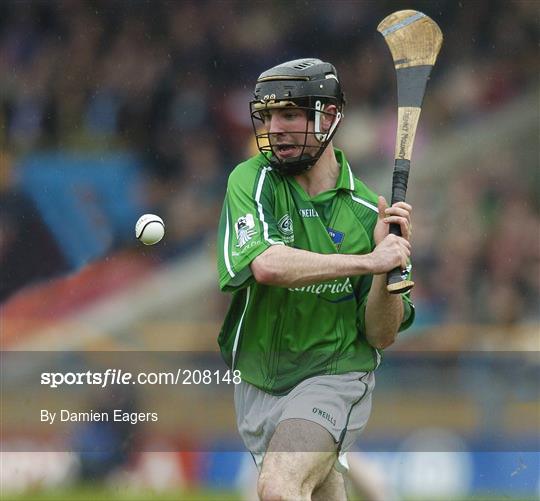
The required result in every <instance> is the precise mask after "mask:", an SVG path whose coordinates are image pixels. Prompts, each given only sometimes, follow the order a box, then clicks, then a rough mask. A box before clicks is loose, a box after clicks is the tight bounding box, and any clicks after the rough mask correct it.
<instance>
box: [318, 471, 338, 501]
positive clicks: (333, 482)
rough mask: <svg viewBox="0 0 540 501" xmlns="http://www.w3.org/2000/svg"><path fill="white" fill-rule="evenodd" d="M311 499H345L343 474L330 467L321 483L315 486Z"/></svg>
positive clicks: (323, 500)
mask: <svg viewBox="0 0 540 501" xmlns="http://www.w3.org/2000/svg"><path fill="white" fill-rule="evenodd" d="M311 499H312V501H328V500H329V499H331V500H332V501H347V492H346V489H345V481H344V479H343V475H342V474H341V473H339V472H338V471H337V470H336V469H335V468H331V469H330V473H328V475H327V476H326V478H325V479H324V480H323V483H322V484H321V485H319V486H318V487H316V488H315V490H314V491H313V495H312V496H311Z"/></svg>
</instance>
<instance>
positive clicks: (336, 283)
mask: <svg viewBox="0 0 540 501" xmlns="http://www.w3.org/2000/svg"><path fill="white" fill-rule="evenodd" d="M289 290H290V291H293V292H309V293H310V294H318V295H322V294H343V293H347V294H352V292H353V286H352V284H351V279H350V278H349V277H347V278H346V279H345V280H342V279H338V278H337V279H336V280H333V281H332V282H325V283H323V284H313V285H306V286H305V287H296V288H294V289H293V288H289Z"/></svg>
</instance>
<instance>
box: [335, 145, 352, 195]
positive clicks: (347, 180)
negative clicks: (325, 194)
mask: <svg viewBox="0 0 540 501" xmlns="http://www.w3.org/2000/svg"><path fill="white" fill-rule="evenodd" d="M334 155H336V160H337V161H338V163H339V166H340V172H339V177H338V179H337V182H336V188H335V189H336V190H348V191H354V177H353V173H352V170H351V166H350V165H349V162H347V159H346V158H345V153H343V152H342V151H341V150H339V149H337V148H334Z"/></svg>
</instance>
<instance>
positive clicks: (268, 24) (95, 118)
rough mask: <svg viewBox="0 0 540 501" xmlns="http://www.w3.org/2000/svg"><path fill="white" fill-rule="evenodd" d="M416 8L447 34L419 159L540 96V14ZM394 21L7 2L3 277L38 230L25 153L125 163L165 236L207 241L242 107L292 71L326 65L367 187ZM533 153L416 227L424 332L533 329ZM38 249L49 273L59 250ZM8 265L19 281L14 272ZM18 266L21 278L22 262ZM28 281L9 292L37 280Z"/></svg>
mask: <svg viewBox="0 0 540 501" xmlns="http://www.w3.org/2000/svg"><path fill="white" fill-rule="evenodd" d="M411 4H414V5H412V6H413V7H414V8H417V9H419V10H422V11H424V12H425V13H426V14H428V15H430V16H431V17H432V18H434V19H435V20H436V21H437V22H438V23H439V24H440V26H441V29H442V31H443V33H444V36H445V42H444V46H443V50H442V53H441V55H440V62H439V63H438V66H437V68H436V71H434V74H433V77H432V81H431V82H430V88H429V92H428V96H427V99H426V105H425V111H423V117H422V124H423V125H422V131H423V132H422V134H420V135H419V138H418V142H419V146H418V147H419V148H421V147H422V143H423V142H424V143H425V142H426V141H427V139H431V138H432V137H434V136H437V134H441V133H442V132H446V131H449V130H452V128H458V127H460V126H465V125H467V124H471V123H474V122H475V121H478V120H479V119H481V118H482V117H483V116H485V115H486V113H490V112H491V111H493V110H496V109H498V108H501V107H503V106H504V105H505V104H507V103H509V102H511V101H512V100H513V99H514V98H517V97H518V96H520V95H522V94H525V93H527V92H531V91H533V92H534V89H536V91H537V84H538V69H539V68H538V26H539V23H538V3H537V2H536V1H527V0H524V1H513V2H511V4H512V6H511V8H509V6H508V2H506V1H503V0H489V1H488V0H485V1H480V0H477V1H474V2H456V1H454V0H434V1H430V2H427V1H426V2H421V1H419V2H411ZM400 8H403V5H402V2H398V1H380V2H372V1H348V0H347V1H345V0H342V1H337V2H336V1H313V2H304V1H292V0H275V1H272V2H250V1H249V2H248V1H240V0H230V1H221V0H197V1H195V0H193V1H188V0H183V1H143V0H131V1H127V0H125V1H124V0H118V1H112V2H111V1H108V0H88V1H67V0H66V1H53V2H40V1H33V2H31V1H25V2H19V1H15V0H12V1H5V2H2V5H1V6H0V124H1V127H0V146H1V148H2V159H1V160H0V174H1V181H0V192H1V193H2V202H0V209H1V211H2V213H1V214H0V219H1V221H0V222H1V223H2V225H1V228H0V261H2V262H3V263H4V264H3V265H2V266H3V268H4V269H5V263H6V261H4V259H5V258H6V256H9V255H10V252H12V248H13V245H14V244H13V242H14V241H16V240H17V238H23V237H24V236H25V235H26V236H28V234H29V232H30V230H29V229H28V227H27V226H26V225H27V222H28V221H29V220H30V219H31V218H30V219H28V218H25V216H24V215H23V214H24V212H25V211H26V212H28V213H29V214H33V213H34V211H32V208H31V207H30V206H29V204H28V203H26V202H24V201H22V200H23V199H24V195H23V194H22V193H20V191H19V188H18V185H17V164H18V162H19V161H20V159H21V158H24V156H25V155H27V154H29V153H32V152H35V151H41V150H51V149H52V150H58V149H60V150H67V151H81V152H88V151H91V152H96V151H97V152H100V151H115V150H130V151H134V152H136V153H137V155H138V156H139V157H140V158H141V159H142V162H143V165H144V169H145V171H146V173H147V175H148V179H149V181H148V187H147V196H148V198H149V202H150V204H151V205H152V207H155V208H156V211H159V212H158V213H160V215H162V217H163V218H164V219H165V220H166V221H167V222H168V237H169V238H171V239H173V240H175V241H178V242H181V241H184V240H189V239H191V238H193V236H194V235H196V234H202V233H206V232H212V231H214V229H215V227H216V224H217V219H218V215H219V210H220V207H221V202H222V198H223V195H224V190H225V182H226V178H227V174H228V172H229V171H230V170H231V169H232V168H233V167H234V165H236V164H237V163H238V162H239V161H240V160H242V159H243V158H245V157H246V156H248V155H250V154H252V153H253V152H254V151H255V150H254V144H253V140H252V130H251V122H250V118H249V113H248V105H247V103H248V101H249V100H250V98H251V95H252V89H253V83H254V81H255V79H256V77H257V76H258V74H259V73H260V72H262V71H263V70H265V69H267V68H268V67H270V66H273V65H275V64H277V63H279V62H282V61H285V60H288V59H294V58H298V57H306V56H315V57H320V58H322V59H325V60H329V61H331V62H333V63H334V64H335V66H336V67H337V68H338V71H339V73H340V75H341V79H342V82H343V86H344V89H345V93H346V98H347V107H346V110H345V115H346V117H345V124H344V126H343V127H342V130H341V131H340V133H339V134H338V136H337V138H336V141H335V143H336V145H337V146H342V147H343V148H344V149H345V151H346V153H347V154H348V157H349V161H350V162H351V165H352V166H353V169H354V170H355V171H356V173H357V174H358V175H359V176H360V177H362V176H364V175H369V174H370V173H372V172H373V170H374V169H376V168H380V167H381V165H383V164H385V165H386V168H387V169H388V165H387V164H388V162H389V160H391V158H392V155H393V144H394V137H395V129H394V127H395V125H394V124H395V97H394V96H395V77H394V74H393V73H394V70H393V67H392V64H391V61H390V57H389V54H388V49H387V47H386V46H385V44H384V42H383V40H382V37H380V35H378V34H377V33H376V31H375V28H376V26H377V24H378V22H379V21H380V20H381V19H382V18H383V17H384V16H386V15H387V14H388V13H390V12H392V11H394V10H398V9H400ZM536 137H537V136H536ZM536 147H537V144H536V145H533V146H532V150H531V152H530V155H529V156H528V157H526V158H525V159H523V158H522V157H521V156H518V154H517V153H516V152H515V151H514V150H513V149H509V150H504V149H503V148H501V151H499V152H496V153H493V152H492V155H491V156H486V157H484V158H479V160H478V162H476V163H475V165H471V168H470V169H463V168H462V169H460V170H459V174H456V176H454V177H453V178H452V179H451V180H450V182H449V184H448V186H447V202H448V203H447V205H446V209H445V210H443V211H439V213H437V214H436V215H433V216H432V215H429V217H432V219H431V220H429V221H425V222H422V223H421V224H424V223H425V228H428V229H429V231H428V230H426V229H424V230H423V231H419V236H420V237H421V238H419V241H418V244H417V247H416V250H415V253H416V254H415V255H416V260H415V270H416V271H415V273H416V275H415V276H416V280H417V281H418V282H419V283H420V284H422V285H421V287H420V288H419V290H418V294H419V295H420V296H419V297H420V299H421V300H422V302H423V304H426V305H428V309H429V312H430V314H432V315H433V321H435V322H444V321H453V322H456V321H459V322H471V321H485V322H490V321H493V322H499V323H500V322H503V323H504V322H510V323H511V322H519V321H522V320H524V319H530V318H537V317H538V312H537V306H538V304H537V301H538V293H539V290H538V288H539V281H538V276H539V261H540V256H539V246H538V237H539V235H538V227H539V226H538V222H539V206H538V199H537V192H536V190H535V188H537V187H538V186H537V185H536V187H535V182H536V183H537V181H538V178H537V177H536V178H535V175H536V174H534V172H535V169H537V167H538V165H537V162H538V155H537V153H538V152H537V151H534V150H535V148H536ZM523 160H525V161H523ZM462 167H463V166H462ZM518 171H519V172H520V176H519V178H518V177H517V176H516V175H515V173H516V172H518ZM486 173H489V175H488V176H486V175H485V174H486ZM387 179H388V183H389V179H390V175H389V174H388V176H387ZM374 188H375V189H378V190H379V191H381V187H380V186H375V187H374ZM456 200H457V201H459V202H458V203H452V201H456ZM23 206H24V209H23V208H22V207H23ZM427 217H428V216H424V218H427ZM434 218H436V219H434ZM34 219H36V218H34ZM34 224H35V225H38V226H39V221H34ZM43 241H44V242H45V243H47V245H48V246H49V247H50V250H49V254H50V256H51V257H50V260H51V262H54V260H55V259H57V255H58V252H59V251H58V249H55V248H54V242H52V241H51V242H48V241H47V240H46V239H45V240H43ZM42 252H45V251H43V250H42ZM13 259H14V258H13ZM28 259H31V258H30V257H26V258H25V260H26V261H25V262H27V261H28ZM38 261H40V260H39V259H38ZM11 262H12V263H15V264H12V265H10V268H11V269H13V266H20V263H21V261H20V260H19V261H16V260H12V261H11ZM40 262H41V263H42V264H43V263H47V260H46V259H45V260H43V259H41V261H40ZM17 263H19V264H17ZM22 268H24V269H25V270H26V271H27V273H26V275H28V268H32V266H31V265H28V266H25V265H22ZM55 269H57V270H61V269H62V266H61V265H58V266H57V268H55ZM2 273H4V275H3V277H4V279H5V278H6V275H5V272H2ZM40 273H41V275H43V274H46V273H45V272H44V270H37V271H35V272H34V273H33V274H32V273H30V278H32V277H36V276H41V275H40ZM26 275H25V276H24V277H23V278H22V279H20V280H19V282H16V285H20V284H23V283H24V282H25V281H27V280H30V278H29V277H28V276H26ZM10 276H11V275H10ZM1 279H2V277H0V281H1ZM8 292H11V291H8ZM6 295H7V293H6Z"/></svg>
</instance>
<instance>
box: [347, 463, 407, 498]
mask: <svg viewBox="0 0 540 501" xmlns="http://www.w3.org/2000/svg"><path fill="white" fill-rule="evenodd" d="M347 460H348V464H349V468H348V471H347V474H346V477H347V479H348V480H349V482H350V484H351V486H352V489H353V492H354V494H356V495H360V497H361V499H363V500H365V501H397V499H398V497H397V494H396V493H395V492H394V489H393V488H392V485H391V483H390V482H389V481H388V474H387V473H386V472H384V471H382V470H381V469H380V468H379V467H378V466H377V465H376V464H375V463H373V462H372V461H370V460H369V459H368V458H367V457H366V456H365V455H362V454H360V453H358V452H353V453H350V452H349V453H348V454H347Z"/></svg>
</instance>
